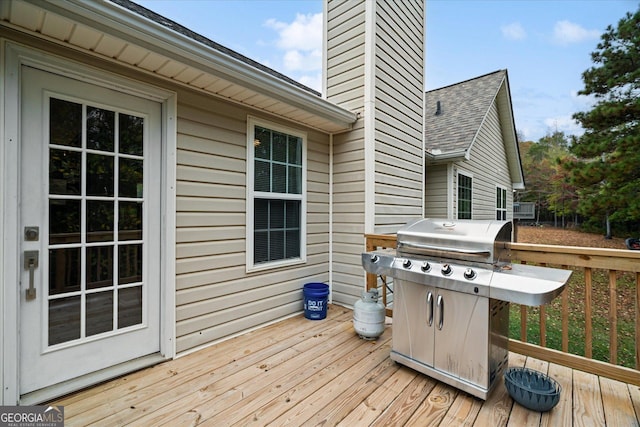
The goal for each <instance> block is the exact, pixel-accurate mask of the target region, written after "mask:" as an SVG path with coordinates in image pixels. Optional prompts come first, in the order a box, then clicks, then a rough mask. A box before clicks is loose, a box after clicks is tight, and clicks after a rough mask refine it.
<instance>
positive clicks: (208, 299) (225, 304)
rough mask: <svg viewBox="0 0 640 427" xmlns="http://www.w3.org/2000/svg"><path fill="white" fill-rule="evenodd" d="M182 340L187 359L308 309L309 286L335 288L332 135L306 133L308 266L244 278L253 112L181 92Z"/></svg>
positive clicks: (178, 220)
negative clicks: (330, 283) (331, 270)
mask: <svg viewBox="0 0 640 427" xmlns="http://www.w3.org/2000/svg"><path fill="white" fill-rule="evenodd" d="M178 99H179V105H178V152H177V159H178V161H177V196H176V198H177V200H176V205H177V213H176V215H177V217H176V223H177V231H176V336H177V352H178V353H181V352H185V351H188V350H190V349H192V348H197V347H198V346H201V345H205V344H207V343H210V342H212V341H216V340H219V339H222V338H225V337H228V336H230V335H233V334H236V333H239V332H242V331H245V330H247V329H250V328H254V327H256V326H259V325H262V324H265V323H267V322H270V321H273V320H276V319H279V318H281V317H283V316H287V315H291V314H293V313H297V312H300V311H301V310H302V308H303V307H302V303H303V297H302V287H303V285H304V283H307V282H310V281H314V282H315V281H319V282H327V280H328V264H329V255H328V254H329V234H328V233H329V228H328V223H329V196H328V192H329V175H328V174H329V166H328V165H329V142H328V136H327V135H324V134H320V133H318V132H315V131H313V130H309V129H304V128H300V127H299V126H296V125H292V124H290V123H283V122H276V123H279V124H283V125H286V126H289V127H292V128H296V129H300V130H302V131H306V132H307V136H308V140H307V214H308V215H307V262H306V263H305V264H302V265H296V266H290V267H283V268H280V269H274V270H266V271H261V272H255V273H246V267H245V260H246V257H245V250H246V249H245V238H246V235H245V233H246V231H245V225H246V224H245V221H246V214H245V210H246V202H245V201H246V195H247V193H246V173H245V171H246V168H247V164H246V144H247V138H246V130H247V124H246V123H247V115H248V114H250V112H249V111H248V110H244V109H242V108H240V107H237V106H233V105H230V104H228V103H223V102H221V101H218V100H212V99H209V98H204V97H201V96H200V95H196V94H193V93H189V92H185V93H180V95H179V97H178Z"/></svg>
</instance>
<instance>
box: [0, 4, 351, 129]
mask: <svg viewBox="0 0 640 427" xmlns="http://www.w3.org/2000/svg"><path fill="white" fill-rule="evenodd" d="M0 19H1V21H0V25H2V26H6V27H11V28H14V29H17V30H19V31H23V32H28V33H29V34H31V35H33V36H36V37H41V38H46V39H47V40H50V41H54V42H56V43H58V44H61V45H65V46H69V47H72V48H74V49H76V50H80V51H83V52H86V53H89V54H92V55H97V56H100V57H102V58H105V59H108V60H111V61H116V62H119V63H121V64H124V65H127V66H130V67H133V68H136V69H138V70H142V71H144V72H147V73H150V74H153V75H155V76H160V77H162V78H164V79H167V80H171V81H173V82H176V83H178V84H181V85H186V86H189V87H191V88H193V89H197V90H200V91H204V92H206V93H209V94H212V95H215V96H217V97H221V98H224V99H228V100H230V101H233V102H235V103H239V104H242V105H245V106H248V107H250V108H255V109H258V110H262V111H265V112H267V113H270V114H274V115H276V116H280V117H283V118H285V119H288V120H293V121H296V122H298V123H301V124H304V125H307V126H309V127H312V128H315V129H318V130H321V131H324V132H327V133H339V132H344V131H346V130H349V129H351V126H352V125H353V123H354V122H355V120H356V114H355V113H352V112H350V111H347V110H345V109H343V108H341V107H338V106H336V105H334V104H332V103H329V102H328V101H326V100H324V99H322V98H321V97H320V96H318V95H317V94H315V93H312V92H311V91H308V90H305V89H303V88H300V87H297V86H296V85H294V84H292V83H290V82H287V81H286V80H284V79H281V78H278V77H277V76H274V75H272V74H269V73H267V72H265V71H264V70H261V69H258V68H255V67H252V66H251V65H249V64H247V63H245V62H243V61H241V60H239V59H238V58H234V57H233V56H231V55H228V54H226V53H224V52H221V51H219V50H217V49H214V48H213V47H211V46H208V45H206V44H204V43H200V42H198V41H197V40H194V39H192V38H189V37H187V36H186V35H183V34H180V33H178V32H176V31H173V30H172V29H170V28H167V27H165V26H163V25H161V24H159V23H157V22H155V21H153V20H151V19H149V18H146V17H145V16H142V15H139V14H137V13H135V12H133V11H130V10H128V9H126V8H124V7H121V6H119V5H117V4H114V3H111V2H110V1H105V0H87V1H83V0H67V1H64V2H62V1H57V0H40V1H38V0H2V2H1V4H0Z"/></svg>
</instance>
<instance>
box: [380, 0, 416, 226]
mask: <svg viewBox="0 0 640 427" xmlns="http://www.w3.org/2000/svg"><path fill="white" fill-rule="evenodd" d="M416 12H417V15H416ZM423 17H424V15H423V12H420V11H419V8H418V9H416V8H414V5H412V4H411V2H377V3H376V49H375V56H376V64H375V66H376V68H375V72H376V76H375V77H376V96H375V100H376V131H377V132H376V183H378V185H376V187H375V188H376V194H378V192H379V191H381V190H384V192H383V194H385V195H386V197H384V198H378V197H376V207H375V218H376V219H375V224H376V231H377V232H390V231H391V232H392V231H396V230H397V228H398V227H400V226H402V225H404V224H405V223H406V222H407V220H408V219H410V218H411V217H412V216H413V217H420V216H422V197H423V191H424V189H423V173H424V172H423V161H422V128H423V114H422V99H423V94H424V86H423V66H424V55H423V50H422V43H423V41H424V33H423V31H424V26H423V25H422V23H423ZM384 165H387V166H389V167H385V166H384ZM393 176H396V177H398V178H403V179H404V180H403V181H402V184H403V185H402V187H399V188H398V190H395V189H393V188H390V187H391V185H390V184H391V183H398V181H397V180H396V181H394V180H391V179H390V177H393ZM380 184H384V186H383V185H380ZM411 190H413V191H411ZM403 193H404V194H403ZM411 194H412V195H413V197H412V196H411Z"/></svg>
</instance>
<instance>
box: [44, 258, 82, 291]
mask: <svg viewBox="0 0 640 427" xmlns="http://www.w3.org/2000/svg"><path fill="white" fill-rule="evenodd" d="M79 290H80V248H60V249H49V295H58V294H64V293H67V292H77V291H79Z"/></svg>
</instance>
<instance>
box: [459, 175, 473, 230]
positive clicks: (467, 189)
mask: <svg viewBox="0 0 640 427" xmlns="http://www.w3.org/2000/svg"><path fill="white" fill-rule="evenodd" d="M472 184H473V180H472V178H471V176H469V175H466V174H464V173H458V219H471V198H472V194H473V191H472Z"/></svg>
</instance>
